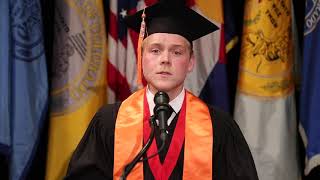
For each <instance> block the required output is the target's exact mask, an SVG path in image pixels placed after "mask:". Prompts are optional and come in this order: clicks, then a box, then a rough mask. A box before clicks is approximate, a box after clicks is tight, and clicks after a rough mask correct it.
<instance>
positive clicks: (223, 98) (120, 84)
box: [107, 0, 229, 110]
mask: <svg viewBox="0 0 320 180" xmlns="http://www.w3.org/2000/svg"><path fill="white" fill-rule="evenodd" d="M156 2H157V1H156V0H141V1H134V0H118V1H116V0H111V1H110V5H109V7H110V14H109V22H110V23H109V27H108V32H109V34H108V52H109V54H108V62H107V68H108V70H107V72H108V76H107V77H108V80H107V81H108V91H107V92H108V102H109V103H112V102H115V101H119V100H120V101H122V100H124V99H126V98H127V97H128V96H129V95H130V94H131V93H132V92H134V91H136V90H137V89H138V85H137V65H136V61H137V60H136V57H137V56H136V55H137V52H136V49H137V40H138V34H137V33H136V32H134V31H133V30H131V29H127V27H126V25H125V23H124V17H125V16H127V15H128V14H133V13H134V12H136V11H138V10H141V9H142V8H144V7H146V6H150V5H152V4H154V3H156ZM186 5H188V6H189V7H190V8H192V9H194V10H195V11H197V12H198V13H200V14H202V15H204V16H205V17H207V18H208V19H209V20H211V21H212V22H213V23H214V24H216V25H217V26H218V27H220V30H219V31H216V32H214V33H211V34H209V35H207V36H205V37H203V38H200V39H199V40H196V41H195V42H194V44H193V46H194V53H195V58H196V65H195V68H194V70H193V72H192V73H191V74H189V75H188V76H187V79H186V81H185V87H186V88H187V89H188V90H190V91H191V92H193V93H194V94H195V95H197V96H200V97H202V98H203V99H204V100H205V101H206V102H207V103H209V104H212V105H218V106H220V107H221V108H222V109H225V110H229V105H228V95H227V93H228V91H227V84H226V82H227V80H226V67H225V64H226V59H225V45H224V38H223V10H222V1H213V2H211V1H210V2H209V1H204V0H187V1H186ZM213 8H215V11H212V9H213ZM214 67H215V68H214ZM217 87H219V88H217Z"/></svg>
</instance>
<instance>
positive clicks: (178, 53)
mask: <svg viewBox="0 0 320 180" xmlns="http://www.w3.org/2000/svg"><path fill="white" fill-rule="evenodd" d="M181 54H182V53H181V52H180V51H174V55H181Z"/></svg>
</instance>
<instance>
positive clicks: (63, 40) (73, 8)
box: [46, 0, 107, 180]
mask: <svg viewBox="0 0 320 180" xmlns="http://www.w3.org/2000/svg"><path fill="white" fill-rule="evenodd" d="M103 12H104V10H103V2H102V0H82V1H72V0H57V1H55V17H54V22H55V26H54V46H53V48H54V50H53V62H52V65H51V66H52V69H51V72H50V78H51V82H52V88H51V89H50V97H51V104H50V130H49V144H48V157H47V169H46V179H48V180H51V179H54V180H55V179H62V178H63V177H64V176H65V173H66V169H67V166H68V163H69V160H70V157H71V155H72V152H73V151H74V149H75V148H76V146H77V145H78V143H79V141H80V139H81V138H82V136H83V134H84V132H85V130H86V128H87V125H88V124H89V122H90V121H91V119H92V118H93V116H94V114H95V113H96V111H97V110H98V108H99V107H100V106H102V105H103V104H104V103H105V101H106V50H107V47H106V42H107V40H106V33H105V20H104V13H103Z"/></svg>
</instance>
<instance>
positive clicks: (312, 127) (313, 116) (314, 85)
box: [299, 0, 320, 175]
mask: <svg viewBox="0 0 320 180" xmlns="http://www.w3.org/2000/svg"><path fill="white" fill-rule="evenodd" d="M318 7H319V2H318V1H311V0H307V1H306V7H305V22H304V47H303V62H302V82H301V96H300V126H299V130H300V134H301V136H302V139H303V142H304V145H305V147H306V158H305V160H306V161H305V170H304V173H305V175H308V174H309V173H310V172H311V171H312V170H313V169H314V168H316V167H319V166H320V121H319V115H318V113H319V109H320V103H319V100H320V94H319V89H320V77H319V74H320V62H319V57H320V51H319V50H320V25H319V23H318V22H319V16H318V13H319V11H318Z"/></svg>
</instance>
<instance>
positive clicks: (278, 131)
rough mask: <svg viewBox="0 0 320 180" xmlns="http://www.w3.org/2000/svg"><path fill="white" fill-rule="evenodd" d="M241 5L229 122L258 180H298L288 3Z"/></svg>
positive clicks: (266, 0) (255, 0) (253, 0)
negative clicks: (231, 119)
mask: <svg viewBox="0 0 320 180" xmlns="http://www.w3.org/2000/svg"><path fill="white" fill-rule="evenodd" d="M245 2H246V3H245V13H244V25H243V36H242V44H241V57H240V64H239V66H240V69H239V77H238V78H239V79H238V89H237V94H236V103H235V112H234V117H235V120H236V121H237V123H238V125H239V127H240V129H241V130H242V133H243V135H244V137H245V138H246V141H247V143H248V145H249V147H250V150H251V153H252V156H253V159H254V162H255V165H256V169H257V173H258V177H259V179H260V180H276V179H290V180H299V179H301V175H300V171H299V164H300V163H299V158H298V156H297V155H298V151H297V147H298V145H297V138H296V137H297V129H298V128H297V121H296V108H295V97H294V83H293V75H292V74H293V67H292V66H293V46H292V39H293V37H292V36H293V34H292V19H291V17H292V8H291V6H292V5H291V0H246V1H245Z"/></svg>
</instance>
